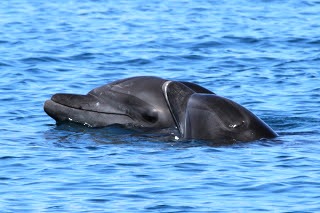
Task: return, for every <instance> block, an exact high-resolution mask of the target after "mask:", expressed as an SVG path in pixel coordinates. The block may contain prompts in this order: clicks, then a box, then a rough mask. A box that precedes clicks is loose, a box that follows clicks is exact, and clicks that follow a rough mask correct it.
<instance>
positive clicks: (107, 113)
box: [48, 99, 133, 120]
mask: <svg viewBox="0 0 320 213" xmlns="http://www.w3.org/2000/svg"><path fill="white" fill-rule="evenodd" d="M48 101H52V102H53V103H54V104H58V105H60V106H63V107H67V108H70V109H75V110H81V111H85V112H94V113H99V114H104V115H122V116H127V117H129V118H130V119H132V120H133V118H132V117H131V116H130V115H128V114H122V113H114V112H101V111H95V110H89V109H83V108H76V107H72V106H68V105H65V104H62V103H59V102H56V101H54V100H52V99H50V100H48ZM69 120H70V118H69Z"/></svg>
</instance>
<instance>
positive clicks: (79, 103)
mask: <svg viewBox="0 0 320 213" xmlns="http://www.w3.org/2000/svg"><path fill="white" fill-rule="evenodd" d="M164 82H165V80H163V79H161V78H156V77H139V78H129V79H124V80H119V81H115V82H113V83H110V84H107V85H104V86H102V87H98V88H95V89H93V90H92V91H90V92H89V93H88V94H86V95H76V94H55V95H53V96H52V97H51V99H50V100H47V101H46V102H45V104H44V110H45V112H46V113H47V114H48V115H49V116H51V117H52V118H53V119H55V120H56V121H57V122H58V123H60V122H66V121H67V122H75V123H79V124H83V125H87V126H90V127H105V126H109V125H113V124H120V125H124V126H127V127H134V128H139V127H141V128H157V129H159V128H168V127H173V126H175V124H174V122H173V119H172V116H171V114H170V112H169V109H168V107H167V105H166V102H165V99H164V97H163V94H162V90H161V86H162V84H163V83H164Z"/></svg>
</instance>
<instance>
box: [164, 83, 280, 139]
mask: <svg viewBox="0 0 320 213" xmlns="http://www.w3.org/2000/svg"><path fill="white" fill-rule="evenodd" d="M162 89H163V91H164V94H165V98H166V101H167V103H168V106H169V109H170V111H171V113H172V115H173V117H174V120H175V122H176V125H177V126H178V128H179V131H180V133H181V135H182V137H183V138H186V139H204V140H213V141H254V140H258V139H261V138H273V137H276V136H277V134H276V133H275V132H274V131H273V130H272V129H271V128H270V127H269V126H268V125H267V124H266V123H264V122H263V121H262V120H261V119H259V118H258V117H257V116H256V115H254V114H253V113H252V112H250V111H249V110H248V109H246V108H244V107H243V106H241V105H239V104H237V103H235V102H233V101H231V100H229V99H227V98H224V97H221V96H218V95H215V94H206V93H196V92H194V91H193V90H191V89H190V88H188V87H186V86H185V85H183V84H181V83H179V82H170V81H168V82H166V83H165V84H164V86H163V88H162ZM180 94H183V95H182V96H181V95H180Z"/></svg>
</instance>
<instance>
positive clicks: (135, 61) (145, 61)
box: [111, 58, 152, 66]
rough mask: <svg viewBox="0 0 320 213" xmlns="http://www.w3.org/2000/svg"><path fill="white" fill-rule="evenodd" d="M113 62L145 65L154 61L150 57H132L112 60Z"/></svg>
mask: <svg viewBox="0 0 320 213" xmlns="http://www.w3.org/2000/svg"><path fill="white" fill-rule="evenodd" d="M111 63H112V64H127V65H136V66H139V65H145V64H151V63H152V61H151V60H148V59H142V58H137V59H130V60H124V61H115V62H111Z"/></svg>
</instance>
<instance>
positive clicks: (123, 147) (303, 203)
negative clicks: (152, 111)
mask: <svg viewBox="0 0 320 213" xmlns="http://www.w3.org/2000/svg"><path fill="white" fill-rule="evenodd" d="M319 11H320V2H319V1H317V0H305V1H303V0H290V1H286V2H283V1H272V0H270V1H267V0H259V1H243V0H232V1H210V0H199V1H183V0H181V1H180V0H177V1H171V0H170V1H158V0H151V1H140V0H137V1H129V0H120V1H113V0H110V1H103V0H83V1H80V0H67V1H65V0H63V1H62V0H56V1H39V0H8V1H2V2H1V3H0V26H1V28H0V53H1V56H0V71H1V72H0V101H1V105H0V116H1V117H0V122H1V125H0V147H1V148H0V166H1V170H0V210H1V212H116V211H118V212H258V211H259V212H260V211H261V212H317V211H319V210H320V201H319V200H320V199H319V198H320V180H319V177H320V168H319V164H320V156H319V153H320V144H319V142H320V141H319V137H320V112H319V106H320V84H319V65H320V37H319V33H320V22H319V20H320V19H319V18H320V17H319ZM137 75H154V76H160V77H163V78H167V79H172V80H181V81H190V82H194V83H198V84H200V85H202V86H204V87H207V88H208V89H210V90H212V91H214V92H215V93H217V94H219V95H222V96H225V97H228V98H230V99H232V100H234V101H236V102H238V103H240V104H242V105H244V106H245V107H247V108H248V109H250V110H251V111H253V112H254V113H255V114H257V115H258V116H259V117H261V118H262V119H263V120H264V121H265V122H266V123H268V124H269V125H270V126H271V127H272V128H273V129H274V130H275V131H276V132H277V133H278V134H279V135H280V136H279V137H277V138H275V139H272V140H262V141H255V142H252V143H244V144H235V145H232V146H222V147H212V146H208V144H206V143H205V142H203V141H195V140H194V141H189V142H180V141H174V140H168V139H166V138H165V137H163V136H159V135H141V134H136V133H134V132H130V131H127V130H124V129H119V128H106V129H90V128H87V127H81V126H74V125H62V126H56V125H55V122H54V121H53V120H52V119H51V118H50V117H49V116H47V115H46V114H45V113H44V111H43V103H44V101H45V100H47V99H49V98H50V97H51V95H52V94H54V93H57V92H69V93H79V94H85V93H87V92H88V91H89V90H91V89H93V88H94V87H97V86H100V85H103V84H106V83H109V82H111V81H114V80H117V79H121V78H126V77H131V76H137Z"/></svg>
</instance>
